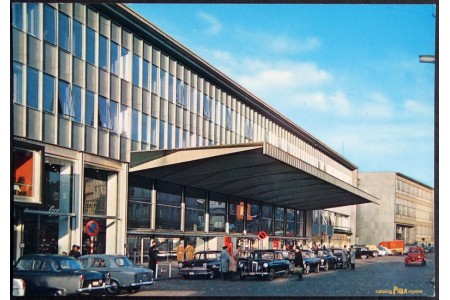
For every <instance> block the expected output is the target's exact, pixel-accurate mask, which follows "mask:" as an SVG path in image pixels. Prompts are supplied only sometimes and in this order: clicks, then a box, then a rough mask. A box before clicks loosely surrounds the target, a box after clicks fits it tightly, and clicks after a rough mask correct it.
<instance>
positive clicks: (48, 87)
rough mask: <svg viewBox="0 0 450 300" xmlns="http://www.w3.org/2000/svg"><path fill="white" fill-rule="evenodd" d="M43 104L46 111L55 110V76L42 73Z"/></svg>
mask: <svg viewBox="0 0 450 300" xmlns="http://www.w3.org/2000/svg"><path fill="white" fill-rule="evenodd" d="M44 87H45V88H44V95H43V97H44V99H43V101H44V105H43V108H44V110H45V111H47V112H51V113H53V112H55V104H54V103H55V77H53V76H50V75H47V74H44Z"/></svg>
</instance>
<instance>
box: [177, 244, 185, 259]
mask: <svg viewBox="0 0 450 300" xmlns="http://www.w3.org/2000/svg"><path fill="white" fill-rule="evenodd" d="M177 261H178V263H181V262H183V261H184V247H183V244H182V243H181V242H180V243H179V244H178V247H177Z"/></svg>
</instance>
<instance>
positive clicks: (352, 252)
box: [350, 246, 356, 270]
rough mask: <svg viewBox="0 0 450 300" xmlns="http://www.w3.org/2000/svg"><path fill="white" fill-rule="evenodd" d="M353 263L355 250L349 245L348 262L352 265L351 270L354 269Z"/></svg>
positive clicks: (354, 261)
mask: <svg viewBox="0 0 450 300" xmlns="http://www.w3.org/2000/svg"><path fill="white" fill-rule="evenodd" d="M355 263H356V250H355V249H354V248H353V246H350V264H351V265H352V270H354V269H355Z"/></svg>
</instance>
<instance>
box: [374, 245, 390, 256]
mask: <svg viewBox="0 0 450 300" xmlns="http://www.w3.org/2000/svg"><path fill="white" fill-rule="evenodd" d="M377 248H378V255H380V256H385V255H392V251H391V250H389V249H388V248H386V247H383V246H377Z"/></svg>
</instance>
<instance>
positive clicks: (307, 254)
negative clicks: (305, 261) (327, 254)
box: [303, 251, 316, 258]
mask: <svg viewBox="0 0 450 300" xmlns="http://www.w3.org/2000/svg"><path fill="white" fill-rule="evenodd" d="M303 257H307V258H314V257H316V255H315V254H314V253H312V252H309V251H303Z"/></svg>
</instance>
